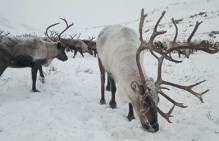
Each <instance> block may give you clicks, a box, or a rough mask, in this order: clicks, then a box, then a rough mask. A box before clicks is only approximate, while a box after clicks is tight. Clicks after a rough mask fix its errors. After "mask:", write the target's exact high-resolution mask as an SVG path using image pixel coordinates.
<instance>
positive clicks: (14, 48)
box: [0, 36, 68, 92]
mask: <svg viewBox="0 0 219 141" xmlns="http://www.w3.org/2000/svg"><path fill="white" fill-rule="evenodd" d="M65 48H66V47H65V46H64V45H63V44H62V43H60V42H46V41H43V40H42V39H41V38H39V37H13V36H10V37H9V36H8V37H3V38H1V39H0V76H1V75H2V74H3V72H4V71H5V70H6V69H7V68H8V67H12V68H24V67H31V73H32V81H33V83H32V91H33V92H39V91H38V90H37V89H36V78H37V71H38V70H39V69H40V74H41V73H42V72H41V71H42V65H43V66H49V65H50V63H51V62H52V60H53V59H54V58H57V59H59V60H61V61H66V60H67V59H68V57H67V56H66V54H65ZM41 75H43V74H41Z"/></svg>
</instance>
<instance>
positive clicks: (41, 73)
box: [39, 66, 46, 83]
mask: <svg viewBox="0 0 219 141" xmlns="http://www.w3.org/2000/svg"><path fill="white" fill-rule="evenodd" d="M39 72H40V78H39V80H40V82H41V83H45V82H46V80H45V76H44V74H43V69H42V66H40V68H39Z"/></svg>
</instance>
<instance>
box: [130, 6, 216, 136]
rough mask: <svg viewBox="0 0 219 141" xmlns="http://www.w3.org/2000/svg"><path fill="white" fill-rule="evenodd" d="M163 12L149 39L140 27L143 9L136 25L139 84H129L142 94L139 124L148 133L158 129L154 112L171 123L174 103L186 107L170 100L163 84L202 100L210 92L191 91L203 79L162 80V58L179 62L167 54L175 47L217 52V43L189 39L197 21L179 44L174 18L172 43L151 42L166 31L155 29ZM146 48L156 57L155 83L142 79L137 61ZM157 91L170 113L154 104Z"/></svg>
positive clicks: (156, 101) (140, 67) (156, 99)
mask: <svg viewBox="0 0 219 141" xmlns="http://www.w3.org/2000/svg"><path fill="white" fill-rule="evenodd" d="M164 14H165V11H164V12H163V13H162V15H161V17H160V18H159V20H158V21H157V23H156V25H155V27H154V31H153V33H152V35H151V37H150V39H149V41H148V42H147V43H146V42H144V41H143V37H142V28H143V24H144V20H145V17H146V16H147V15H145V14H144V9H142V11H141V18H140V24H139V34H140V38H139V39H140V42H141V44H140V47H139V48H138V50H137V53H136V63H137V66H138V70H139V74H140V78H141V85H138V84H133V86H132V88H134V90H137V91H138V93H139V94H140V95H139V96H140V97H141V100H140V102H139V105H140V108H139V111H140V115H139V117H140V120H141V123H142V125H143V127H144V128H146V129H147V130H149V131H151V132H155V131H157V130H158V129H159V126H158V123H157V113H159V114H160V115H161V116H162V117H163V118H165V119H166V120H167V121H168V122H170V119H169V118H170V117H172V115H171V113H172V111H173V109H174V107H175V106H178V107H181V108H186V107H187V106H184V105H183V103H178V102H176V101H174V100H173V99H171V98H170V97H169V96H167V95H166V94H165V93H164V92H163V89H166V90H170V89H169V88H167V87H163V86H161V85H167V86H172V87H176V88H179V89H182V90H185V91H187V92H189V93H191V94H193V95H194V96H196V97H197V98H199V99H200V101H201V102H203V99H202V95H203V94H205V93H206V92H208V91H209V90H205V91H204V92H201V93H198V92H195V91H193V90H192V88H194V87H195V86H197V85H199V84H201V83H203V82H204V81H205V80H204V81H200V82H198V83H195V84H192V85H189V86H183V85H179V84H175V83H172V82H168V81H165V80H163V79H162V64H163V61H164V59H166V60H169V61H172V62H175V63H181V62H182V61H179V60H175V59H173V58H172V57H171V56H170V53H171V52H173V51H175V50H177V49H195V50H202V51H204V52H206V53H210V54H214V53H217V52H218V51H219V49H218V44H217V43H215V44H213V43H209V42H206V41H201V42H200V43H197V42H196V43H193V42H191V39H192V37H193V36H194V34H195V32H196V30H197V29H198V26H199V25H200V24H201V23H202V22H196V25H195V28H194V29H193V31H192V33H191V35H190V36H189V38H188V39H187V42H182V43H180V44H179V43H176V39H177V35H178V28H177V25H176V23H175V21H174V19H172V22H173V24H174V26H175V28H176V34H175V37H174V40H173V41H172V42H170V47H168V48H167V49H163V48H162V47H161V46H160V43H159V42H157V43H155V44H154V43H153V41H154V39H155V38H156V36H158V35H161V34H164V33H166V31H160V32H158V31H157V27H158V25H159V23H160V21H161V19H162V18H163V16H164ZM145 49H148V50H149V51H150V53H151V54H152V55H153V56H154V57H155V58H156V59H157V60H158V69H157V80H156V82H153V81H150V80H149V79H148V78H145V76H144V74H143V70H142V66H141V64H140V53H141V52H142V51H143V50H145ZM155 52H156V54H155ZM158 55H159V56H158ZM158 93H159V94H161V95H162V96H164V97H165V98H166V99H167V100H169V101H170V102H171V103H173V107H172V108H171V109H170V110H169V112H167V113H164V112H163V111H162V110H160V108H159V107H158V105H157V104H158V96H157V94H158ZM154 123H156V124H154ZM170 123H171V122H170Z"/></svg>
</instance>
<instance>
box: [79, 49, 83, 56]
mask: <svg viewBox="0 0 219 141" xmlns="http://www.w3.org/2000/svg"><path fill="white" fill-rule="evenodd" d="M78 51H79V52H80V54H81V56H83V57H84V54H83V52H82V50H81V49H79V50H78Z"/></svg>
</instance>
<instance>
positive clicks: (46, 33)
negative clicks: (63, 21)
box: [44, 22, 59, 41]
mask: <svg viewBox="0 0 219 141" xmlns="http://www.w3.org/2000/svg"><path fill="white" fill-rule="evenodd" d="M58 24H59V22H58V23H54V24H51V25H50V26H48V27H47V28H46V32H45V33H44V34H45V35H46V36H47V37H48V38H49V39H50V40H52V41H55V40H54V39H53V38H52V37H50V36H49V34H48V30H49V29H50V28H51V27H53V26H56V25H58ZM50 33H51V35H53V32H52V31H50ZM53 37H54V36H53Z"/></svg>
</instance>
